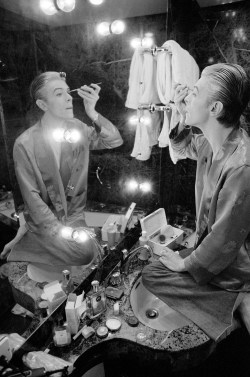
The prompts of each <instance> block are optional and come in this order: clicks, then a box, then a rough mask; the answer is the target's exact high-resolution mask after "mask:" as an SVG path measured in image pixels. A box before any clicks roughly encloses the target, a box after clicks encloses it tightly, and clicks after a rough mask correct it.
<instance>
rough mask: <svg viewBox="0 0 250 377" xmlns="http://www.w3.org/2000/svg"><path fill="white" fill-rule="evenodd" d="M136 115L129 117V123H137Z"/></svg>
mask: <svg viewBox="0 0 250 377" xmlns="http://www.w3.org/2000/svg"><path fill="white" fill-rule="evenodd" d="M138 120H139V119H138V117H137V116H136V115H132V117H130V118H129V123H130V124H133V125H136V124H137V123H138Z"/></svg>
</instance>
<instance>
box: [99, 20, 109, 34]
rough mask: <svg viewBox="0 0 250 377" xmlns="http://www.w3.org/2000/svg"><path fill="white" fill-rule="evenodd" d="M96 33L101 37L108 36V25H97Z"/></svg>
mask: <svg viewBox="0 0 250 377" xmlns="http://www.w3.org/2000/svg"><path fill="white" fill-rule="evenodd" d="M96 31H97V33H99V34H101V35H109V34H110V30H109V23H108V22H101V23H100V24H98V25H97V28H96Z"/></svg>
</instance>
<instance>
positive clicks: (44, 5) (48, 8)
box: [40, 0, 57, 16]
mask: <svg viewBox="0 0 250 377" xmlns="http://www.w3.org/2000/svg"><path fill="white" fill-rule="evenodd" d="M40 8H41V9H42V11H43V12H44V13H45V14H47V15H48V16H52V15H53V14H55V13H57V9H56V7H55V5H54V1H53V0H40Z"/></svg>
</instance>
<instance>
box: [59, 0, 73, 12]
mask: <svg viewBox="0 0 250 377" xmlns="http://www.w3.org/2000/svg"><path fill="white" fill-rule="evenodd" d="M56 4H57V6H58V8H59V9H61V10H62V11H63V12H71V11H72V10H73V9H75V6H76V1H75V0H56Z"/></svg>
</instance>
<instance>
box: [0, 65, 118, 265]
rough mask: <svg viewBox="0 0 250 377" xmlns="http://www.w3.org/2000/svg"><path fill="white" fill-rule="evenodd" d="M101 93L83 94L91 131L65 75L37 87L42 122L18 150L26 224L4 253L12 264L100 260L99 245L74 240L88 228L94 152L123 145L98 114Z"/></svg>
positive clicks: (49, 75) (86, 90)
mask: <svg viewBox="0 0 250 377" xmlns="http://www.w3.org/2000/svg"><path fill="white" fill-rule="evenodd" d="M100 89H101V88H100V86H99V85H97V84H91V85H90V86H87V85H83V86H81V87H79V88H78V89H77V93H78V95H79V96H80V97H81V98H82V99H83V105H84V108H85V111H86V114H87V116H88V117H89V118H90V120H91V122H92V125H91V126H87V125H86V124H84V123H82V122H81V121H80V120H78V119H76V118H74V114H73V104H72V96H71V94H70V88H69V87H68V85H67V83H66V74H65V73H63V72H59V73H58V72H44V73H42V74H40V75H38V76H37V77H36V78H35V79H34V80H33V82H32V83H31V85H30V95H31V98H32V100H33V101H34V102H35V103H36V105H37V106H38V108H39V109H41V110H42V116H41V119H40V120H39V121H38V122H37V123H36V124H34V125H33V126H32V127H31V128H29V129H28V130H26V131H25V132H23V133H22V134H21V135H20V136H19V137H18V138H17V140H16V142H15V145H14V149H13V158H14V164H15V173H16V177H17V180H18V184H19V187H20V190H21V194H22V198H23V201H24V213H23V214H24V219H25V222H24V224H22V225H21V226H20V228H19V230H18V232H17V235H16V237H15V238H14V239H13V240H12V241H11V242H9V243H8V244H6V245H5V247H4V249H3V251H2V253H1V258H2V259H7V262H13V261H24V262H31V263H34V264H36V263H42V264H43V265H48V266H50V267H51V266H71V265H74V266H79V265H86V264H89V263H90V262H92V261H93V260H94V258H95V256H96V253H97V250H96V249H97V247H96V243H95V242H93V239H91V237H87V239H86V240H85V241H84V242H79V240H77V238H76V237H72V232H73V233H74V230H75V229H78V230H79V229H81V228H83V227H86V223H85V218H84V207H85V205H86V195H87V177H88V165H89V151H90V150H93V149H104V148H115V147H118V146H120V145H121V144H122V143H123V141H122V138H121V136H120V133H119V131H118V130H117V128H116V127H115V126H114V125H113V124H112V123H111V122H110V121H109V120H107V119H106V118H104V117H103V116H102V115H100V114H99V113H97V111H96V110H95V106H96V103H97V101H98V99H99V92H100ZM65 230H66V232H65ZM67 231H68V233H67ZM62 232H64V234H63V235H64V237H63V236H62Z"/></svg>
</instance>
